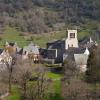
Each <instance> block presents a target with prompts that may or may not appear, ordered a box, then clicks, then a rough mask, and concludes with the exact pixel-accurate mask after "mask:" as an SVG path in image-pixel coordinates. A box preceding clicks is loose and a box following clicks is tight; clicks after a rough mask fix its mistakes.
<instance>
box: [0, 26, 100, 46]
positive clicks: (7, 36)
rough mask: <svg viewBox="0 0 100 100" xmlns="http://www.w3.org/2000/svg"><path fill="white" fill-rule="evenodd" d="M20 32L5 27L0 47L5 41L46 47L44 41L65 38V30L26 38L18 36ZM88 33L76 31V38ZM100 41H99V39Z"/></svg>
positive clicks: (88, 32) (88, 31) (20, 44)
mask: <svg viewBox="0 0 100 100" xmlns="http://www.w3.org/2000/svg"><path fill="white" fill-rule="evenodd" d="M20 34H21V32H20V31H18V30H17V29H16V28H11V27H6V28H5V30H4V34H1V35H0V39H1V40H0V47H2V46H3V45H4V44H5V42H6V41H8V42H17V43H18V45H19V46H20V47H23V46H25V45H28V44H29V43H30V42H31V41H33V42H34V43H35V44H37V45H39V46H40V47H46V43H47V42H48V41H54V40H59V39H63V38H66V36H67V35H66V34H67V33H66V31H65V30H63V31H57V32H52V33H49V34H48V33H44V34H42V35H41V34H38V35H29V36H26V37H27V38H28V39H26V38H25V37H24V36H20ZM89 35H90V30H82V31H80V32H78V38H79V39H81V38H83V37H85V36H89ZM99 42H100V41H99Z"/></svg>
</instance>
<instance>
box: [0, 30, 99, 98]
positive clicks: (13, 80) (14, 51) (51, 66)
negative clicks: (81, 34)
mask: <svg viewBox="0 0 100 100" xmlns="http://www.w3.org/2000/svg"><path fill="white" fill-rule="evenodd" d="M77 35H78V30H76V29H74V30H73V29H71V30H67V32H66V37H65V39H62V40H56V41H48V43H46V48H40V47H39V46H38V45H36V44H34V43H33V42H30V43H29V44H28V45H26V46H24V47H22V48H21V47H19V46H18V44H17V42H14V43H13V42H7V41H6V43H5V45H4V48H3V49H0V73H3V74H4V73H7V70H8V74H7V75H8V79H9V81H8V83H9V86H8V88H9V89H7V90H6V92H3V93H6V94H4V95H2V96H1V97H0V98H1V99H2V98H5V97H7V96H9V95H10V93H11V91H12V84H19V83H18V82H19V80H20V78H22V79H21V80H20V82H22V80H23V82H25V83H22V84H23V86H24V87H23V86H22V89H23V90H22V91H23V96H26V95H27V94H26V91H27V89H26V88H27V82H28V81H32V82H33V81H37V82H38V81H40V83H38V84H41V88H43V87H44V85H43V84H44V80H45V78H44V73H45V70H46V71H49V74H50V76H49V78H48V79H47V78H46V80H47V82H49V81H52V82H53V84H54V83H55V84H56V85H58V83H57V82H58V81H59V82H60V81H61V80H63V82H65V80H66V78H65V77H64V78H62V76H63V74H64V72H63V69H64V68H65V69H66V72H67V71H69V70H71V71H69V72H68V73H67V76H66V77H70V76H71V78H72V76H73V75H74V74H73V73H74V72H75V73H76V74H78V73H82V74H84V73H86V71H87V63H88V58H89V56H90V54H91V51H93V50H94V49H95V48H97V47H99V44H98V43H97V42H96V41H95V40H93V39H92V38H91V37H90V38H87V39H85V40H83V41H79V40H78V36H77ZM28 61H29V62H28ZM66 61H68V62H67V63H65V62H66ZM66 64H67V65H66ZM14 66H15V67H14ZM34 66H35V67H34ZM36 66H38V67H39V69H37V68H38V67H36ZM68 66H69V67H68ZM67 67H68V68H67ZM34 68H35V70H33V69H34ZM42 68H43V69H42ZM45 68H46V69H45ZM14 70H15V71H14ZM78 70H79V71H78ZM13 71H14V73H17V75H16V76H14V73H13ZM34 73H35V74H36V76H32V74H34ZM47 73H48V72H47ZM18 75H19V76H18ZM21 75H22V76H21ZM27 75H28V76H27ZM30 75H31V76H30ZM41 75H42V76H41ZM52 75H53V76H52ZM65 75H66V74H65ZM1 76H2V74H1ZM23 76H24V77H23ZM29 76H30V77H29ZM51 76H52V78H51ZM4 77H5V76H4ZM17 77H18V79H17ZM46 77H48V74H46ZM54 77H56V78H54ZM6 78H7V77H6ZM24 78H25V79H24ZM41 78H42V79H41ZM72 79H73V78H72ZM0 80H2V78H1V79H0ZM6 81H7V80H6ZM56 85H55V87H56ZM38 87H39V85H38ZM59 87H60V84H59ZM57 88H58V87H57ZM41 91H42V90H41ZM41 91H40V94H41V95H43V94H42V92H41ZM44 91H45V90H44ZM58 91H59V90H57V92H58ZM38 92H39V91H38ZM1 94H2V93H1ZM41 95H37V96H38V97H39V96H40V97H39V99H38V100H40V98H43V97H41ZM25 98H26V97H25ZM30 100H31V99H30ZM32 100H33V99H32ZM61 100H62V99H61Z"/></svg>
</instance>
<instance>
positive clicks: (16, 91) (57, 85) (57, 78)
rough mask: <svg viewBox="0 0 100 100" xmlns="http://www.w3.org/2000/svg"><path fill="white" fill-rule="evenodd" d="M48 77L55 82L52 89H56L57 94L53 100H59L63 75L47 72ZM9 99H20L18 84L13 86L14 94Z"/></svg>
mask: <svg viewBox="0 0 100 100" xmlns="http://www.w3.org/2000/svg"><path fill="white" fill-rule="evenodd" d="M47 77H48V78H51V79H52V80H53V84H52V85H53V88H52V89H51V88H50V90H53V91H54V93H55V96H53V97H52V100H59V99H57V98H58V95H59V94H60V89H61V86H60V85H61V83H60V79H61V77H62V75H61V74H55V73H51V72H49V73H47ZM50 92H52V91H50ZM7 100H20V90H19V89H18V88H17V87H16V86H13V88H12V94H11V95H10V96H8V97H7Z"/></svg>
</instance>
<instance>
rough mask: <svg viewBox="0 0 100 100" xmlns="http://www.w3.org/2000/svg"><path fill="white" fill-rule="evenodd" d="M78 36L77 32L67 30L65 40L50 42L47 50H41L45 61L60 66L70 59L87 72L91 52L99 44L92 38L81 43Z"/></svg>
mask: <svg viewBox="0 0 100 100" xmlns="http://www.w3.org/2000/svg"><path fill="white" fill-rule="evenodd" d="M77 35H78V31H77V30H67V37H66V38H65V39H62V40H56V41H51V42H48V43H47V48H46V49H45V50H43V49H42V50H40V54H41V55H42V56H43V59H44V61H46V62H49V63H52V64H58V63H63V62H64V61H65V60H66V59H70V60H72V61H75V63H76V65H77V67H79V69H80V70H81V71H82V72H85V71H86V65H87V60H88V57H89V54H90V51H91V50H92V49H93V48H95V47H96V46H97V43H96V42H95V41H93V40H92V39H91V38H87V39H84V40H83V41H81V42H79V40H78V36H77Z"/></svg>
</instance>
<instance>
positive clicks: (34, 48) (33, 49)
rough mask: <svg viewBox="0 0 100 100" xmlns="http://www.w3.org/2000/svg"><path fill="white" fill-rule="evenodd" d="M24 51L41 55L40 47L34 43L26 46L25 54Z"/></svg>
mask: <svg viewBox="0 0 100 100" xmlns="http://www.w3.org/2000/svg"><path fill="white" fill-rule="evenodd" d="M24 51H27V52H29V53H34V54H39V48H38V46H36V45H34V44H33V43H31V44H29V45H28V46H25V47H24V48H23V52H24Z"/></svg>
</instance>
